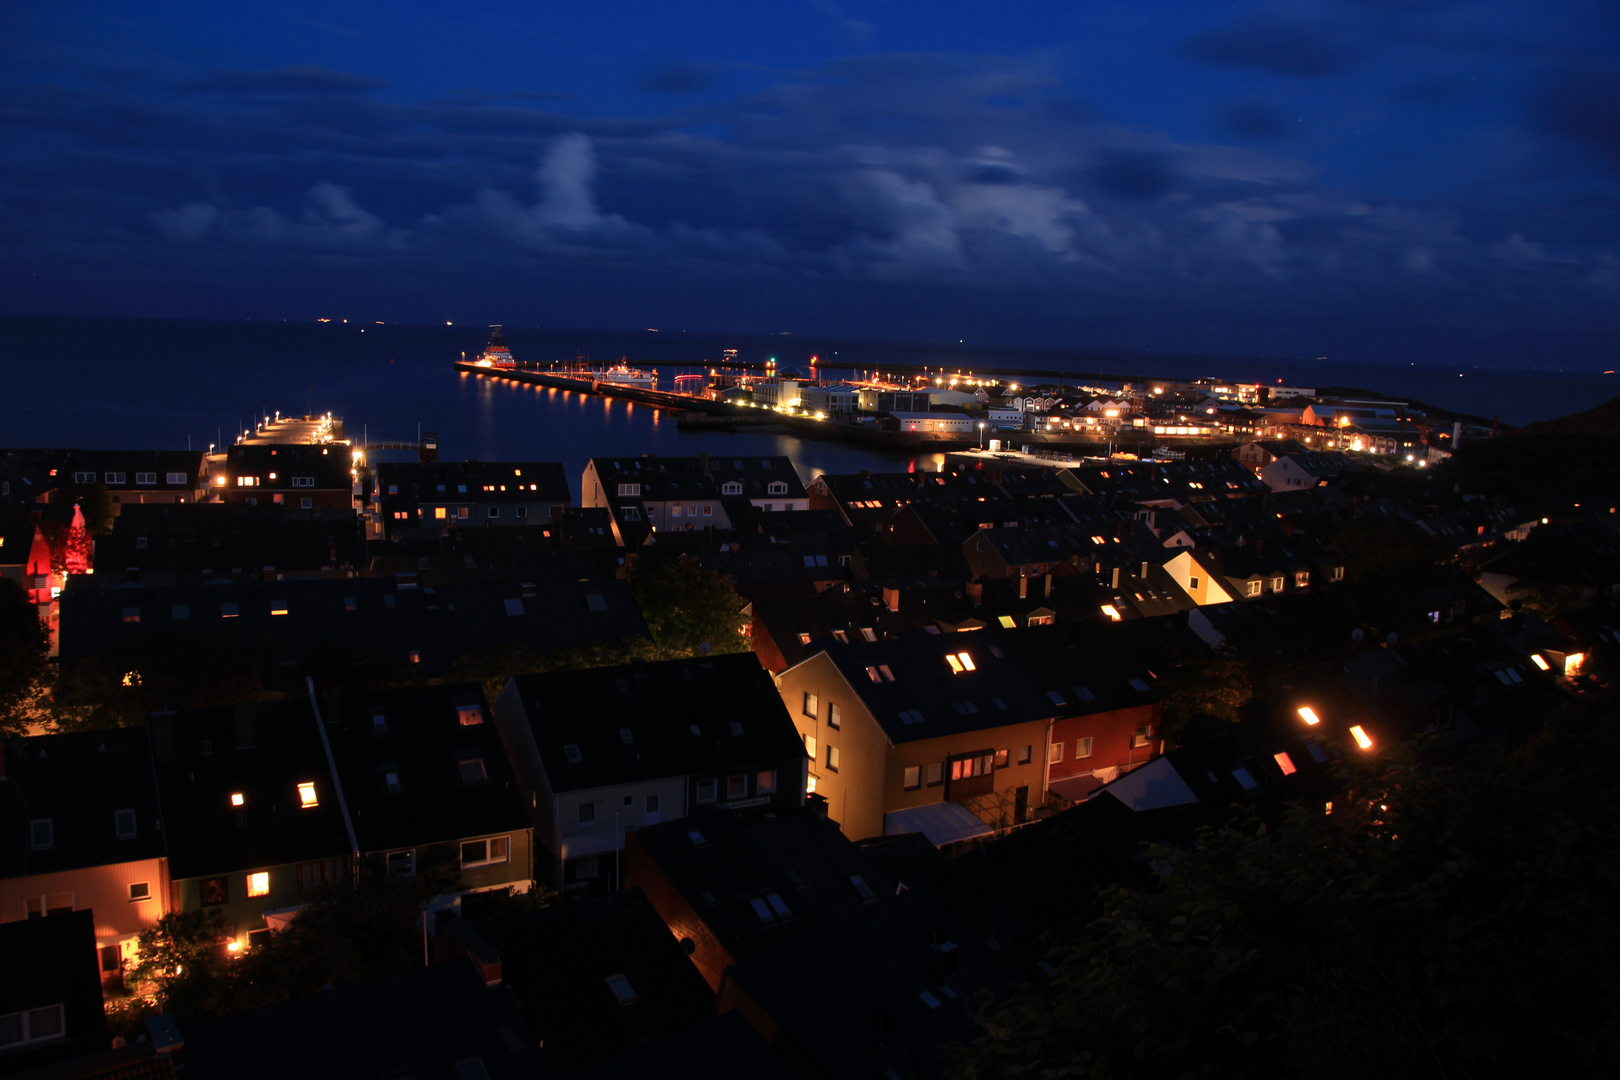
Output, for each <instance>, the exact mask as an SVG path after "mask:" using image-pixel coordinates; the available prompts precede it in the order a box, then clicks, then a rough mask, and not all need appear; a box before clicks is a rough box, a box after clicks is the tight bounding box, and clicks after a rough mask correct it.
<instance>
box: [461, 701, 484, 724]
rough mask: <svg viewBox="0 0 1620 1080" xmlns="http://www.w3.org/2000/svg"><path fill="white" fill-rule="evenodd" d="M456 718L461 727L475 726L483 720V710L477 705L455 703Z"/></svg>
mask: <svg viewBox="0 0 1620 1080" xmlns="http://www.w3.org/2000/svg"><path fill="white" fill-rule="evenodd" d="M456 719H457V720H458V721H460V723H461V726H462V727H477V726H478V725H479V724H482V723H483V722H484V710H483V708H482V707H481V706H478V705H457V706H456Z"/></svg>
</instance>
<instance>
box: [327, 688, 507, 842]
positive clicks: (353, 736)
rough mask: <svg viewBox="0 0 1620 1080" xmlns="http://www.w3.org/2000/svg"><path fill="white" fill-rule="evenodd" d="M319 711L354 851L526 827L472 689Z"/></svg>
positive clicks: (491, 727)
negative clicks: (474, 766)
mask: <svg viewBox="0 0 1620 1080" xmlns="http://www.w3.org/2000/svg"><path fill="white" fill-rule="evenodd" d="M321 715H322V716H323V718H324V719H325V720H326V733H327V738H328V740H330V742H331V744H332V756H333V758H334V759H335V760H336V761H337V766H338V776H339V777H341V778H342V780H343V793H344V796H345V798H346V799H347V800H348V804H349V814H350V817H351V819H352V820H353V822H354V831H355V835H356V837H357V839H358V840H359V843H360V850H361V851H362V852H367V851H383V850H387V849H390V848H402V847H412V846H415V845H418V844H429V843H436V842H442V841H447V840H459V839H462V838H464V837H475V836H486V835H489V834H491V833H497V832H508V831H521V830H524V829H527V828H528V827H529V817H528V812H527V810H526V809H525V807H524V806H523V796H522V794H521V792H519V790H518V788H517V785H516V783H515V782H514V779H513V775H512V768H511V766H510V764H509V763H508V761H507V757H506V751H505V749H503V748H502V746H501V740H500V736H499V734H498V733H497V731H496V728H495V718H494V716H493V715H492V714H491V713H490V711H489V706H488V703H487V702H485V700H484V693H483V690H482V689H480V688H479V686H478V685H477V684H467V685H462V686H428V687H413V688H411V689H408V690H389V691H381V692H377V693H361V694H345V695H343V696H342V697H336V696H334V697H330V698H327V699H325V700H323V702H322V704H321ZM378 717H381V718H382V722H381V724H379V723H378V722H377V718H378ZM469 761H477V762H480V763H481V766H482V767H481V769H478V770H474V771H473V772H468V771H467V770H465V769H464V768H463V766H462V763H463V762H469ZM478 772H481V773H482V777H481V778H479V777H477V776H476V775H475V774H476V773H478ZM390 778H392V780H391V779H390Z"/></svg>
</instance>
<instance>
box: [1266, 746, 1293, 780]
mask: <svg viewBox="0 0 1620 1080" xmlns="http://www.w3.org/2000/svg"><path fill="white" fill-rule="evenodd" d="M1271 760H1273V761H1275V762H1276V763H1277V768H1279V769H1281V770H1282V774H1283V775H1284V776H1293V775H1294V774H1295V773H1297V772H1298V771H1299V769H1298V768H1297V767H1295V765H1294V759H1293V758H1291V757H1289V756H1288V754H1287V753H1285V752H1282V751H1279V752H1277V753H1275V754H1272V755H1271Z"/></svg>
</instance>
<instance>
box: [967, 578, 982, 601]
mask: <svg viewBox="0 0 1620 1080" xmlns="http://www.w3.org/2000/svg"><path fill="white" fill-rule="evenodd" d="M967 595H968V599H969V600H971V601H973V606H974V607H978V606H979V605H980V604H982V603H984V582H982V581H970V582H968V583H967Z"/></svg>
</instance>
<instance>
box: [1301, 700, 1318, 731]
mask: <svg viewBox="0 0 1620 1080" xmlns="http://www.w3.org/2000/svg"><path fill="white" fill-rule="evenodd" d="M1299 718H1300V719H1301V720H1303V721H1305V722H1306V723H1307V724H1310V725H1311V726H1312V727H1315V726H1316V725H1317V724H1320V723H1321V722H1322V718H1321V717H1320V716H1317V715H1316V710H1315V709H1313V708H1311V707H1310V706H1309V705H1304V706H1301V707H1300V710H1299Z"/></svg>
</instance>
